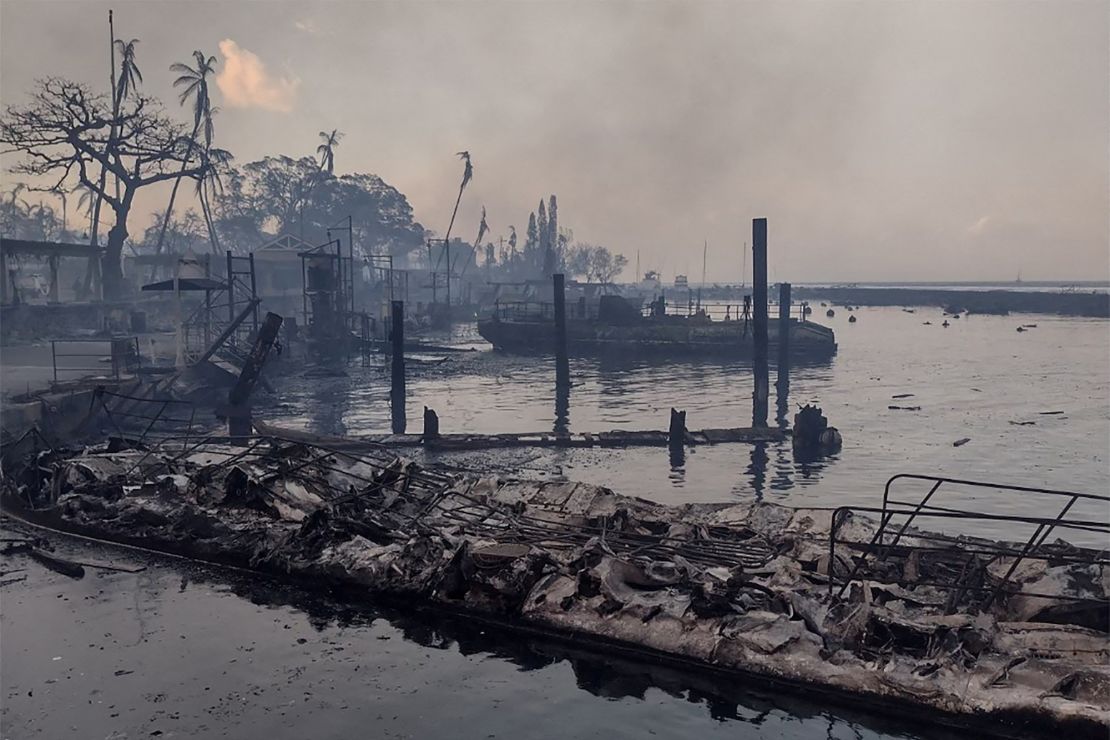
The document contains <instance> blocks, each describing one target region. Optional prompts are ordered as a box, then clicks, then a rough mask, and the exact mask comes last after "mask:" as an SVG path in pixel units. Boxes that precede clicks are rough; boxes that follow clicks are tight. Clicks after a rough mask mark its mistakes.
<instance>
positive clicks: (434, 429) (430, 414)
mask: <svg viewBox="0 0 1110 740" xmlns="http://www.w3.org/2000/svg"><path fill="white" fill-rule="evenodd" d="M430 439H439V414H437V413H436V412H435V409H430V408H428V407H427V406H425V407H424V440H425V441H427V440H430Z"/></svg>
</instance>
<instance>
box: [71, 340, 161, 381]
mask: <svg viewBox="0 0 1110 740" xmlns="http://www.w3.org/2000/svg"><path fill="white" fill-rule="evenodd" d="M59 359H61V360H62V364H61V365H60V366H59V364H58V360H59ZM105 359H107V361H108V363H109V364H110V367H107V368H106V367H105V363H104V360H105ZM70 360H74V361H76V362H77V363H79V364H76V365H73V364H70V362H69V361H70ZM141 363H142V356H141V355H140V354H139V338H138V337H115V338H112V339H52V340H50V364H51V366H52V367H53V370H54V382H55V383H58V382H59V381H60V380H63V379H69V380H74V379H77V378H83V377H89V376H95V377H111V378H114V379H115V380H119V379H120V377H121V376H123V375H124V374H131V375H134V374H136V373H138V371H139V368H140V366H141ZM105 370H107V371H108V372H107V373H105Z"/></svg>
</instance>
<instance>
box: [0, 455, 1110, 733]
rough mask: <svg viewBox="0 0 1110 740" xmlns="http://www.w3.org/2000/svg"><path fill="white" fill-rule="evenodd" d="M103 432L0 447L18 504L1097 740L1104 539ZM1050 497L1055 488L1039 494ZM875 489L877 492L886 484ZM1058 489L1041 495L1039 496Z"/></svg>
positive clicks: (175, 548) (880, 698)
mask: <svg viewBox="0 0 1110 740" xmlns="http://www.w3.org/2000/svg"><path fill="white" fill-rule="evenodd" d="M352 450H353V446H352V447H351V448H348V450H347V451H339V450H338V449H335V448H329V447H321V446H315V445H310V444H304V443H300V442H290V441H287V440H282V439H277V438H273V437H255V438H253V439H252V440H251V441H250V442H249V444H247V445H245V446H241V447H231V446H227V445H225V444H223V443H221V442H220V441H218V440H214V439H201V440H190V441H185V440H165V441H162V442H160V443H157V444H153V445H152V446H149V447H148V446H144V445H136V444H133V443H129V442H128V441H126V440H124V439H120V438H116V439H112V440H110V441H109V442H108V443H106V444H102V445H100V446H98V447H96V448H90V449H87V450H83V451H66V450H61V449H53V448H43V447H40V448H39V451H38V452H35V453H32V454H30V455H27V456H24V457H23V458H22V459H8V460H6V461H5V468H4V470H5V479H4V498H3V500H4V505H5V507H6V509H7V510H8V511H10V512H13V513H14V514H15V515H17V516H19V517H20V518H23V519H25V520H28V521H31V522H35V523H38V524H40V525H47V526H50V527H53V528H57V529H61V530H67V531H71V532H76V533H82V534H88V535H94V536H96V537H100V538H105V539H109V540H112V541H116V542H121V543H127V544H136V545H142V546H144V547H149V548H154V549H157V550H160V551H165V552H171V553H177V554H182V555H186V556H188V557H192V558H198V559H202V560H206V561H211V562H217V563H226V564H232V565H236V566H241V567H248V568H253V569H255V570H258V571H263V572H267V573H271V574H275V575H280V576H282V577H285V578H292V579H296V580H299V581H302V582H304V583H307V584H311V585H313V586H315V587H320V586H324V585H327V586H331V587H335V588H341V589H343V592H344V593H346V594H348V595H349V596H351V597H353V598H365V597H369V596H371V595H373V596H376V597H379V598H381V597H385V598H393V599H403V600H412V601H416V602H419V603H421V604H428V605H434V606H436V607H439V608H443V609H447V610H452V611H461V612H465V613H467V614H469V615H471V616H472V617H475V618H480V619H487V620H493V621H496V622H499V623H505V624H508V625H512V626H514V627H516V628H520V629H525V630H531V631H539V632H542V633H546V634H550V635H554V636H558V637H562V638H567V639H571V640H574V641H578V642H584V643H586V644H589V645H591V646H594V647H596V648H605V649H609V650H615V651H624V652H629V651H631V652H633V653H640V654H643V655H646V656H649V657H651V658H652V659H653V660H659V661H664V662H673V663H682V664H687V665H695V666H699V667H701V668H702V669H704V670H706V671H711V672H714V673H718V674H720V675H722V676H732V677H734V678H735V677H739V676H743V675H758V676H761V677H764V678H765V679H771V680H773V681H777V682H785V683H788V684H792V685H799V686H805V687H807V689H808V690H811V691H820V692H826V693H827V694H828V695H829V696H831V697H834V698H835V697H841V698H843V697H850V700H851V701H852V702H853V703H856V704H858V703H860V702H864V703H867V704H870V705H872V706H873V707H874V708H879V709H882V710H885V711H897V712H899V713H902V714H905V713H914V712H916V713H918V714H920V715H922V716H927V717H928V718H929V719H931V720H933V721H942V722H948V723H955V724H958V725H960V726H963V727H967V726H969V725H974V726H978V727H981V728H986V729H989V730H991V731H993V732H999V733H1004V734H1011V735H1014V736H1026V735H1027V734H1028V733H1029V732H1031V731H1034V730H1045V729H1046V728H1052V729H1055V730H1059V731H1066V732H1068V733H1071V735H1072V736H1074V737H1082V736H1087V737H1104V736H1105V726H1106V723H1107V722H1108V721H1110V666H1108V665H1107V660H1108V658H1110V643H1108V641H1107V634H1106V633H1107V629H1108V625H1107V620H1106V616H1107V606H1108V602H1107V592H1108V587H1110V578H1108V575H1110V574H1108V571H1107V566H1108V565H1110V558H1108V556H1107V553H1106V552H1105V551H1094V550H1089V549H1084V548H1080V547H1075V546H1073V545H1069V544H1066V543H1064V542H1063V541H1057V542H1049V541H1048V537H1049V534H1050V533H1051V532H1053V531H1059V530H1060V529H1064V528H1077V529H1085V530H1088V531H1089V530H1092V529H1093V530H1095V531H1097V532H1100V533H1102V534H1103V535H1105V533H1106V531H1107V528H1108V525H1106V524H1105V523H1102V524H1098V523H1092V522H1085V521H1082V520H1081V519H1069V518H1068V517H1067V516H1066V514H1067V513H1068V511H1069V509H1071V508H1072V505H1074V504H1075V503H1076V502H1077V501H1079V500H1080V498H1082V499H1084V500H1089V501H1094V502H1096V503H1098V504H1099V505H1105V503H1106V499H1105V498H1100V497H1096V496H1087V497H1081V495H1080V494H1066V495H1065V496H1070V497H1071V498H1070V499H1067V498H1065V501H1069V500H1070V503H1067V504H1066V505H1065V507H1064V509H1063V511H1062V512H1061V515H1060V516H1059V517H1057V518H1055V519H1045V520H1033V519H1029V518H1021V517H1014V518H1013V521H1015V522H1017V521H1023V522H1025V523H1027V524H1030V525H1031V526H1036V531H1035V534H1034V535H1033V537H1032V538H1031V539H1030V541H1029V542H1028V543H1026V544H1024V545H1021V544H1017V545H1015V544H1010V543H1005V542H996V541H990V540H986V539H982V538H977V537H967V536H954V535H938V534H935V533H929V532H925V531H921V530H918V529H916V528H914V527H913V526H911V525H912V523H913V521H914V520H915V518H920V517H923V516H926V515H929V514H934V515H937V516H941V515H943V512H951V511H953V509H951V508H949V507H941V506H938V505H936V498H934V496H935V494H936V492H937V490H938V489H940V487H941V484H942V483H943V481H941V480H940V479H929V480H930V481H934V480H935V481H936V482H935V485H934V486H933V488H932V490H931V491H930V493H929V495H928V496H927V497H926V498H925V499H924V500H923V501H921V502H919V503H918V504H917V505H916V506H906V505H904V504H903V503H900V502H899V501H898V500H896V499H895V498H893V497H892V496H890V495H888V496H887V497H886V498H884V505H883V508H882V509H875V511H874V514H875V516H868V515H865V514H862V513H860V512H859V511H858V510H855V511H853V510H852V509H849V508H847V507H845V508H842V509H838V510H837V511H836V512H831V511H829V510H817V509H808V510H807V509H789V508H785V507H782V506H776V505H772V504H760V503H757V504H697V505H688V506H683V507H677V508H676V507H667V506H662V505H658V504H654V503H651V502H648V501H645V500H642V499H637V498H631V497H626V496H621V495H618V494H616V493H613V492H612V491H610V490H608V489H605V488H601V487H598V486H592V485H586V484H581V483H573V482H559V483H538V482H533V481H527V480H501V479H495V478H479V477H458V476H452V475H446V474H443V473H441V472H437V471H435V470H429V469H421V468H419V467H418V466H416V465H415V464H413V463H412V462H411V461H408V460H406V459H404V458H400V457H394V456H393V455H391V454H388V453H387V452H386V451H385V450H384V449H383V448H373V447H364V451H363V452H354V451H352ZM1046 493H1053V492H1046ZM888 494H889V491H888ZM1054 495H1055V494H1054Z"/></svg>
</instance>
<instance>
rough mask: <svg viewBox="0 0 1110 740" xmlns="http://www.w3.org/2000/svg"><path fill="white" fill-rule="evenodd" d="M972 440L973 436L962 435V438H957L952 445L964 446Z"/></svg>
mask: <svg viewBox="0 0 1110 740" xmlns="http://www.w3.org/2000/svg"><path fill="white" fill-rule="evenodd" d="M970 441H971V437H961V438H960V439H957V440H956V441H955V442H953V443H952V446H953V447H963V446H964V445H966V444H967V443H968V442H970Z"/></svg>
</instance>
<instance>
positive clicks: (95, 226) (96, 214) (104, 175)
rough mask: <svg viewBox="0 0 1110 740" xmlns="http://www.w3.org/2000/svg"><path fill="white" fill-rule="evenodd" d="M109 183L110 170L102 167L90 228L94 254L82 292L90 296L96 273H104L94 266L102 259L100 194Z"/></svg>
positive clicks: (87, 268)
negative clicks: (99, 237) (100, 252)
mask: <svg viewBox="0 0 1110 740" xmlns="http://www.w3.org/2000/svg"><path fill="white" fill-rule="evenodd" d="M107 182H108V168H107V167H104V166H101V168H100V182H99V183H98V190H97V193H96V199H95V200H94V201H93V211H92V223H91V224H90V228H89V246H90V247H92V250H93V254H92V255H91V256H90V257H89V262H88V264H87V265H86V267H85V280H84V282H83V284H82V286H81V292H82V294H84V295H88V294H89V293H90V292H91V291H92V280H93V274H94V273H102V272H103V270H99V269H98V267H99V265H96V264H94V263H95V262H97V261H98V260H99V259H100V255H99V254H98V252H99V251H100V249H99V247H100V244H99V242H98V240H97V236H98V232H99V231H100V204H101V197H100V193H101V192H103V190H104V185H105V184H106V183H107Z"/></svg>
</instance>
